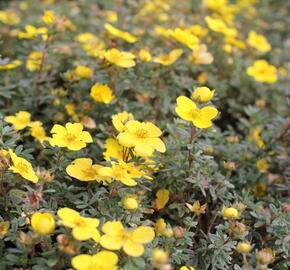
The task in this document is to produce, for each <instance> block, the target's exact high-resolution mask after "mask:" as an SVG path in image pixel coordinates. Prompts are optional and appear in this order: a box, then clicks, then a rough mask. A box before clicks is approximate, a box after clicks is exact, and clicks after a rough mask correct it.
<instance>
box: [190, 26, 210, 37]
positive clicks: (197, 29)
mask: <svg viewBox="0 0 290 270" xmlns="http://www.w3.org/2000/svg"><path fill="white" fill-rule="evenodd" d="M188 30H189V31H190V32H191V33H192V34H193V35H196V36H197V37H204V36H206V34H207V33H208V30H207V29H206V28H205V27H203V26H201V25H198V24H194V25H191V26H190V27H189V29H188Z"/></svg>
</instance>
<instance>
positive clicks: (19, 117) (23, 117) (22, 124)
mask: <svg viewBox="0 0 290 270" xmlns="http://www.w3.org/2000/svg"><path fill="white" fill-rule="evenodd" d="M30 116H31V115H30V113H29V112H25V111H19V112H18V113H16V114H15V116H6V117H5V118H4V121H6V122H7V123H10V124H12V125H13V127H14V129H16V130H22V129H24V128H26V127H27V126H28V125H29V123H30Z"/></svg>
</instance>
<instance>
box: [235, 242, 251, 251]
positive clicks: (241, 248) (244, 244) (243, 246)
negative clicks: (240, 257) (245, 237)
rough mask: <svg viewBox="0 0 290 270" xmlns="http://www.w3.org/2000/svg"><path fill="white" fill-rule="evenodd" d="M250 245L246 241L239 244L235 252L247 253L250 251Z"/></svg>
mask: <svg viewBox="0 0 290 270" xmlns="http://www.w3.org/2000/svg"><path fill="white" fill-rule="evenodd" d="M251 248H252V247H251V244H250V242H249V241H246V242H239V243H238V244H237V247H236V249H237V251H238V252H240V253H247V252H249V251H250V250H251Z"/></svg>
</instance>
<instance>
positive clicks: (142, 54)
mask: <svg viewBox="0 0 290 270" xmlns="http://www.w3.org/2000/svg"><path fill="white" fill-rule="evenodd" d="M138 55H139V58H140V60H141V61H143V62H150V61H151V59H152V56H151V53H150V52H148V51H147V50H144V49H142V50H140V51H139V53H138Z"/></svg>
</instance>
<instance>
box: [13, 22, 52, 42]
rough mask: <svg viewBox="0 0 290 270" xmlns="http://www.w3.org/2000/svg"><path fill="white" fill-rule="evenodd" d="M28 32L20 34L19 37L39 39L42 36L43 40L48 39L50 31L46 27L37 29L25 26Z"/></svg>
mask: <svg viewBox="0 0 290 270" xmlns="http://www.w3.org/2000/svg"><path fill="white" fill-rule="evenodd" d="M25 31H26V32H19V33H18V37H19V38H20V39H23V38H26V39H37V38H38V36H41V37H42V39H43V40H47V38H48V34H47V33H48V29H47V28H46V27H39V28H37V27H35V26H33V25H25Z"/></svg>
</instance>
